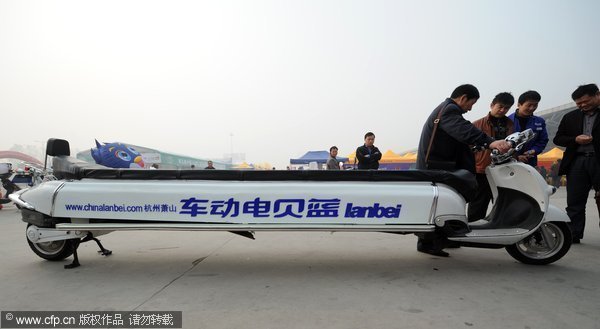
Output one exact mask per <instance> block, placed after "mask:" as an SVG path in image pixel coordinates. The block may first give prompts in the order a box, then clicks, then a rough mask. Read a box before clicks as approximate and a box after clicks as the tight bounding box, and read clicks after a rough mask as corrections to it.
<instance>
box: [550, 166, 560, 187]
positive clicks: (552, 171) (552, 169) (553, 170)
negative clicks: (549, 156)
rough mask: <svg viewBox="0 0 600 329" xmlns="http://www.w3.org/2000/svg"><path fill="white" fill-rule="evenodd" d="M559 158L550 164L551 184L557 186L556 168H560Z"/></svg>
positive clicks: (558, 176) (557, 175) (558, 184)
mask: <svg viewBox="0 0 600 329" xmlns="http://www.w3.org/2000/svg"><path fill="white" fill-rule="evenodd" d="M560 162H561V160H560V159H558V160H556V161H555V162H554V163H553V164H552V166H550V179H551V180H552V186H554V187H556V188H559V187H560V177H561V176H560V175H559V174H558V168H560Z"/></svg>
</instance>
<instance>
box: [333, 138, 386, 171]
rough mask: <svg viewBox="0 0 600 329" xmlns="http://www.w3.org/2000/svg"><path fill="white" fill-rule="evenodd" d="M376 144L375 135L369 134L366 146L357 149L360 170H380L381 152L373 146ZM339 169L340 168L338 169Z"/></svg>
mask: <svg viewBox="0 0 600 329" xmlns="http://www.w3.org/2000/svg"><path fill="white" fill-rule="evenodd" d="M374 143H375V134H374V133H372V132H368V133H366V134H365V144H364V145H362V146H359V147H358V148H357V149H356V160H357V161H358V169H375V170H377V169H379V160H380V159H381V152H379V149H378V148H377V147H376V146H375V145H373V144H374ZM338 168H339V167H338Z"/></svg>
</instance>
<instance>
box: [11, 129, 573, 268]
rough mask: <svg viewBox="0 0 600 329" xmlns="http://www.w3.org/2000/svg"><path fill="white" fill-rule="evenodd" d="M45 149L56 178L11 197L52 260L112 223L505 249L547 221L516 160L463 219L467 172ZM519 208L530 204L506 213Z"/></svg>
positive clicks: (469, 187) (470, 183) (115, 226)
mask: <svg viewBox="0 0 600 329" xmlns="http://www.w3.org/2000/svg"><path fill="white" fill-rule="evenodd" d="M48 150H49V152H48V154H49V155H51V156H54V159H53V167H54V174H55V175H56V176H57V178H58V179H59V180H54V181H47V182H44V183H41V184H40V185H38V186H35V187H33V188H31V189H28V190H26V191H20V192H19V193H15V194H13V195H11V199H12V200H13V201H14V202H15V203H16V204H17V205H18V206H20V207H21V208H22V217H23V221H25V222H27V223H28V224H29V225H28V229H27V238H28V243H29V245H30V247H31V248H32V250H33V251H34V252H35V253H36V254H38V255H39V256H40V257H42V258H45V259H49V260H60V259H64V258H66V257H68V256H69V255H70V254H72V253H75V256H76V250H77V246H78V244H79V243H80V242H82V241H88V240H91V239H95V237H96V236H99V235H102V234H106V233H109V232H111V231H115V230H211V231H212V230H224V231H230V232H233V233H236V234H241V235H243V236H246V237H251V238H252V237H253V235H252V233H251V232H250V231H261V230H262V231H281V230H294V231H360V232H366V231H376V232H394V233H419V232H433V231H443V232H444V233H445V234H446V235H447V236H448V237H449V239H451V240H456V241H460V242H461V243H463V244H464V245H472V246H479V245H481V246H487V245H494V246H500V247H502V246H506V245H513V246H514V245H516V244H517V243H519V242H520V241H523V240H526V239H527V237H529V236H531V235H532V233H533V232H534V231H535V230H537V229H539V228H540V227H542V226H541V225H542V223H544V222H547V221H549V219H548V218H547V216H546V215H545V214H546V213H548V196H549V193H548V190H547V188H546V189H545V190H544V189H540V188H538V189H535V188H532V189H531V190H527V189H524V188H523V184H524V183H525V184H527V185H531V186H533V185H534V184H533V182H536V183H539V181H536V179H537V178H535V177H534V178H531V176H532V175H530V173H529V172H528V171H527V167H524V165H522V164H518V163H513V162H505V163H499V164H498V165H497V166H494V167H493V168H491V169H490V173H491V177H493V178H492V180H493V181H494V184H495V186H497V189H498V191H500V192H499V197H498V199H497V200H498V202H496V204H495V206H494V210H493V211H492V214H491V215H490V216H491V217H490V218H488V219H489V221H488V224H482V225H474V226H472V227H469V225H468V223H467V219H466V216H465V204H466V201H465V199H466V198H467V199H468V197H469V196H471V195H472V194H473V192H474V188H475V186H476V185H475V180H474V178H473V177H472V175H470V174H469V173H468V172H465V171H462V172H461V171H458V172H455V173H449V172H443V171H387V172H386V171H334V172H333V171H329V172H328V171H262V172H261V171H255V172H254V171H225V170H223V171H220V170H211V171H203V170H135V169H110V168H105V167H102V166H98V165H92V164H87V163H83V162H81V161H79V160H77V159H74V158H71V157H69V156H68V155H69V154H68V153H69V151H68V143H67V142H66V141H63V140H50V141H49V143H48ZM523 175H525V176H523ZM513 176H516V177H513ZM522 177H530V178H527V179H524V178H522ZM540 179H541V178H540ZM538 185H539V184H538ZM542 190H543V191H542ZM513 191H517V192H518V193H516V192H513ZM501 200H505V201H502V202H501ZM523 200H526V201H523ZM512 205H521V206H519V207H514V206H512ZM511 206H512V208H511ZM506 207H508V210H506V209H505V208H506ZM521 207H526V208H527V209H530V208H531V209H532V210H531V211H529V212H528V213H527V215H526V216H525V215H522V214H518V216H516V217H515V216H514V214H511V213H509V212H515V213H519V211H521V210H519V209H520V208H521ZM517 208H519V209H517ZM558 213H560V211H558ZM511 216H512V217H511ZM504 218H518V219H515V220H512V221H511V220H510V219H504ZM486 225H487V226H486ZM567 230H568V228H567ZM561 234H562V233H561ZM546 237H547V236H546ZM95 240H96V241H97V239H95ZM563 240H565V241H566V239H563ZM97 242H98V243H99V241H97ZM565 243H566V242H565ZM569 244H570V239H569ZM99 245H100V243H99ZM100 247H101V249H102V250H103V253H105V254H107V251H105V249H104V248H103V247H102V246H101V245H100ZM566 250H568V247H567V249H566ZM566 250H564V248H561V252H562V251H564V252H565V253H566ZM509 253H511V251H510V250H509ZM563 254H564V253H563ZM511 255H513V257H515V258H517V257H521V255H520V254H519V255H517V256H515V255H514V254H513V253H511ZM534 257H535V258H536V259H537V258H540V256H539V255H537V254H536V255H534ZM560 257H562V255H560ZM560 257H559V258H560ZM521 258H522V259H519V258H517V259H519V260H521V261H523V262H528V258H527V257H524V258H523V257H521ZM541 258H544V257H543V256H542V257H541ZM556 259H558V258H556V257H554V258H553V259H552V261H555V260H556ZM543 261H546V259H544V260H543ZM76 262H77V259H76V258H75V261H74V264H75V263H76Z"/></svg>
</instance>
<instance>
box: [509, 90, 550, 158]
mask: <svg viewBox="0 0 600 329" xmlns="http://www.w3.org/2000/svg"><path fill="white" fill-rule="evenodd" d="M541 99H542V96H540V94H539V93H538V92H537V91H534V90H529V91H526V92H524V93H523V94H521V96H519V100H518V103H517V110H516V111H515V113H513V114H511V115H509V116H508V117H509V118H510V119H511V120H512V121H513V122H514V128H515V130H514V131H515V132H521V131H523V130H527V129H529V128H531V130H533V132H534V133H535V138H534V139H533V140H531V141H529V142H528V143H527V144H525V145H524V147H523V148H522V149H521V151H520V152H519V153H518V154H517V156H518V160H519V161H521V162H524V163H527V164H529V165H531V166H533V167H535V166H537V156H538V154H540V153H542V152H543V151H544V149H545V148H546V145H547V144H548V131H546V121H544V119H542V118H541V117H538V116H535V115H533V112H535V110H537V107H538V104H539V103H540V100H541Z"/></svg>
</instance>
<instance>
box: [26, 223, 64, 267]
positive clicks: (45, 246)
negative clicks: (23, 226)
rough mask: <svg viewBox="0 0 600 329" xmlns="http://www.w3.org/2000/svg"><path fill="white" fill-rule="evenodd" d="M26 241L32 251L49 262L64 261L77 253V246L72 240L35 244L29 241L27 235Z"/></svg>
mask: <svg viewBox="0 0 600 329" xmlns="http://www.w3.org/2000/svg"><path fill="white" fill-rule="evenodd" d="M28 227H29V226H28ZM25 239H27V244H29V248H31V250H32V251H33V252H34V253H35V254H36V255H38V256H40V257H41V258H43V259H46V260H49V261H60V260H63V259H65V258H67V257H69V256H71V255H73V251H75V244H74V242H73V241H72V240H58V241H50V242H38V243H34V242H31V241H29V239H28V238H27V235H25Z"/></svg>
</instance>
